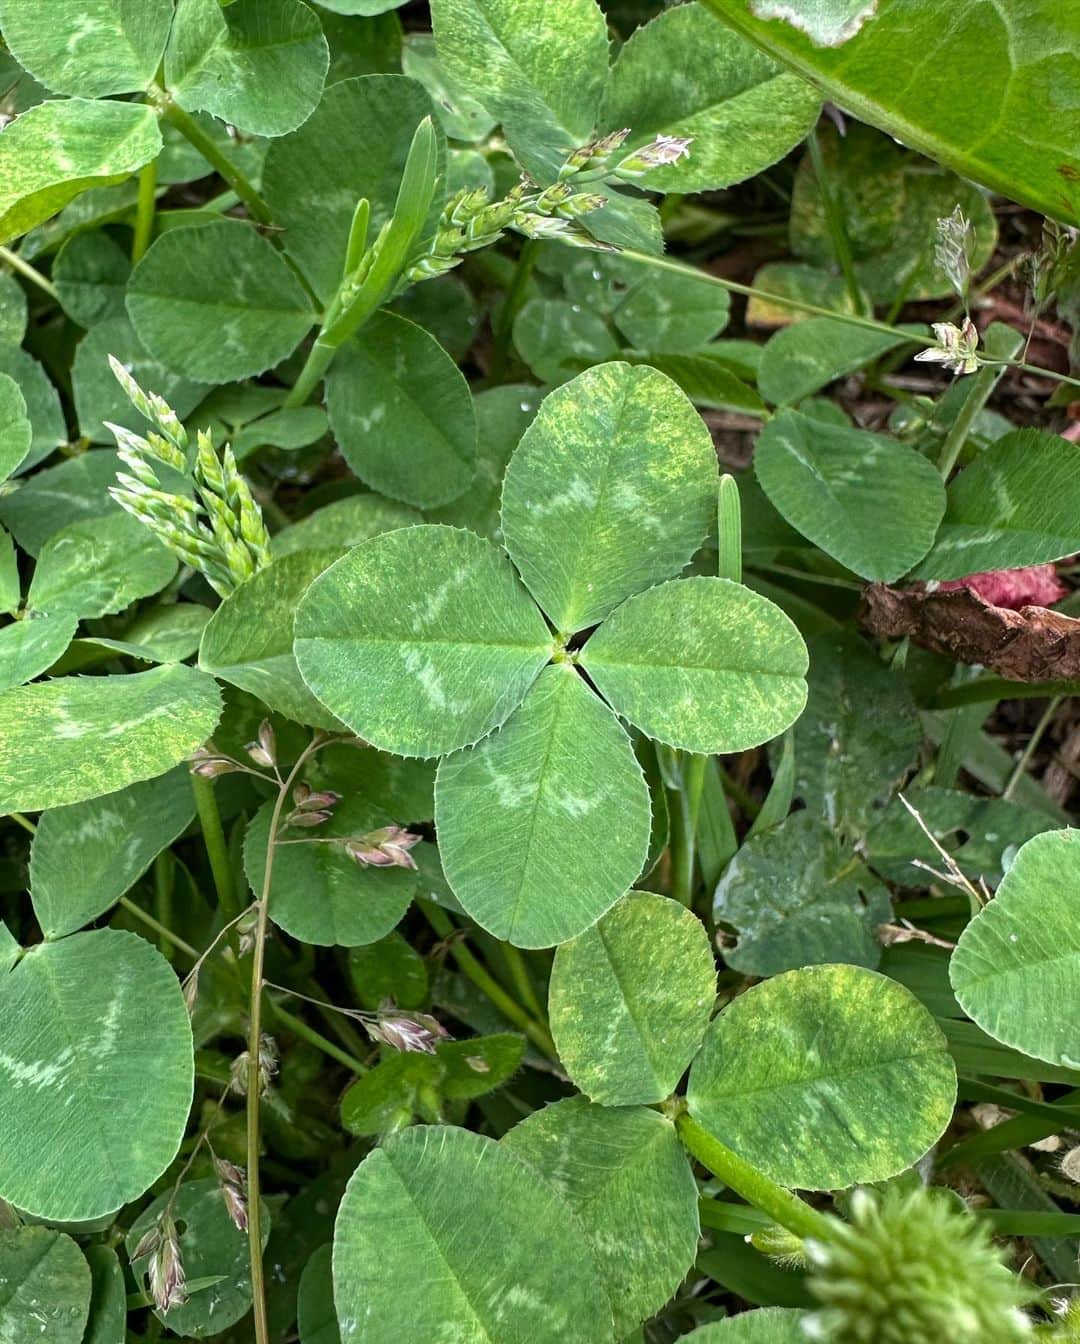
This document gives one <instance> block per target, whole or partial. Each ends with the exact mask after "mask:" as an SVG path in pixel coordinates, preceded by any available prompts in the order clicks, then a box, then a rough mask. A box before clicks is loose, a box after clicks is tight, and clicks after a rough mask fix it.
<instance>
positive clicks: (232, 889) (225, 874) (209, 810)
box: [191, 775, 240, 919]
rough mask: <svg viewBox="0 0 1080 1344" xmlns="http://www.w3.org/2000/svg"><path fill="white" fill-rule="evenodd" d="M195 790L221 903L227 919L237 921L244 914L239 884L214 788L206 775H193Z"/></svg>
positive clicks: (207, 852)
mask: <svg viewBox="0 0 1080 1344" xmlns="http://www.w3.org/2000/svg"><path fill="white" fill-rule="evenodd" d="M191 787H192V789H193V791H194V793H195V808H196V810H197V812H198V814H199V825H200V826H201V827H202V833H203V842H204V844H205V845H206V854H207V857H208V858H209V860H210V871H211V873H212V874H213V878H214V890H215V891H216V892H217V898H218V904H219V905H220V906H221V911H222V914H223V915H224V916H225V918H226V919H235V918H236V916H237V915H238V914H239V913H240V902H239V901H238V899H237V896H236V883H235V882H234V881H233V871H232V864H231V863H230V862H229V848H228V846H227V845H226V843H225V832H224V830H223V829H222V825H221V813H220V812H219V811H218V805H217V797H216V796H215V794H214V785H213V783H212V781H211V780H209V779H204V778H203V777H202V775H192V776H191Z"/></svg>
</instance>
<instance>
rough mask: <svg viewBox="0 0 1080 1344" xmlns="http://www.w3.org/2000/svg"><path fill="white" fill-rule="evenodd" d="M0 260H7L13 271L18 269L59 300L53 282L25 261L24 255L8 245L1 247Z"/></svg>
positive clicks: (31, 281) (22, 274) (51, 297)
mask: <svg viewBox="0 0 1080 1344" xmlns="http://www.w3.org/2000/svg"><path fill="white" fill-rule="evenodd" d="M0 261H3V262H5V263H6V264H7V265H8V266H10V267H11V269H12V270H13V271H18V272H19V274H20V275H21V276H24V277H25V278H26V279H27V280H29V281H30V283H31V284H32V285H37V287H38V289H40V290H43V291H44V292H45V293H46V294H48V296H49V298H50V299H55V300H57V302H59V299H60V295H59V293H58V292H57V289H56V286H55V285H54V284H53V282H52V281H51V280H49V279H48V278H47V277H46V276H44V275H42V274H41V272H40V271H39V270H35V268H34V267H33V266H31V265H30V263H29V262H28V261H23V259H22V257H20V256H19V254H18V253H17V252H12V251H11V249H10V248H7V247H0Z"/></svg>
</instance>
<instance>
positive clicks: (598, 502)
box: [502, 364, 717, 634]
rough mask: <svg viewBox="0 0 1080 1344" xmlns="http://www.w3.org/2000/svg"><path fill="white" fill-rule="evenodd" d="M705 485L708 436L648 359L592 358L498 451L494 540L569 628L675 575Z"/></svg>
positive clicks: (708, 481) (689, 544)
mask: <svg viewBox="0 0 1080 1344" xmlns="http://www.w3.org/2000/svg"><path fill="white" fill-rule="evenodd" d="M553 482H565V485H563V486H562V488H561V489H558V488H557V489H552V483H553ZM716 489H717V471H716V452H715V449H714V448H713V444H712V438H711V436H710V434H709V431H708V430H707V429H706V428H705V425H704V423H703V422H702V420H701V418H700V416H699V415H698V414H697V412H696V411H695V410H694V408H693V406H691V404H690V402H689V401H688V400H687V399H686V397H685V395H684V394H683V393H682V392H680V391H679V389H678V388H677V387H676V386H675V384H674V383H673V382H672V381H671V380H670V379H669V378H666V377H664V375H663V374H662V373H657V372H656V370H655V369H649V368H644V367H642V368H634V367H632V366H631V365H629V364H603V365H601V366H600V367H598V368H593V369H590V370H589V371H588V372H587V373H583V374H581V376H580V377H578V378H575V379H574V380H573V382H571V383H568V384H567V385H566V386H565V387H561V388H559V389H558V391H556V392H552V393H551V395H550V396H548V397H547V398H546V399H545V401H544V402H543V404H542V405H541V407H540V410H539V412H538V413H537V416H536V419H535V420H534V421H533V423H532V424H531V425H530V426H529V428H528V429H527V430H526V431H525V434H524V436H523V437H522V440H521V443H520V444H519V445H518V448H517V451H516V452H515V453H514V456H513V457H512V458H511V459H510V466H509V467H508V469H507V472H506V480H505V482H504V485H503V502H502V526H503V536H504V539H505V545H506V549H507V551H508V552H509V554H510V558H511V559H512V560H513V562H514V563H515V565H517V568H518V571H519V573H520V574H521V577H522V579H524V581H525V586H526V587H527V588H528V589H529V591H530V592H531V593H532V595H533V596H534V597H535V598H536V600H537V601H538V602H539V603H540V605H541V606H542V607H543V608H544V610H545V611H546V612H547V614H548V616H549V617H550V618H551V621H552V622H553V624H554V625H555V627H556V629H558V630H561V631H564V632H566V633H567V634H569V633H572V632H573V631H575V630H583V629H585V628H586V627H587V626H590V625H595V624H596V622H597V621H600V620H603V618H604V617H605V616H607V615H608V613H609V612H610V611H611V610H612V609H613V608H614V607H616V606H618V604H619V603H620V602H621V601H622V600H623V599H624V598H626V597H629V596H630V595H631V594H632V593H636V592H640V591H641V589H643V588H648V587H650V586H651V585H652V584H654V583H656V582H657V581H658V580H660V579H667V578H671V577H673V576H674V575H676V574H678V573H679V571H680V570H681V569H682V568H683V567H684V566H685V565H686V564H687V562H688V561H689V560H690V558H691V556H692V555H693V554H694V552H695V551H696V550H697V549H698V547H699V546H700V545H701V543H702V541H704V539H705V536H706V533H707V532H708V530H709V526H710V523H711V522H712V515H713V513H714V511H715V507H716V505H715V501H716Z"/></svg>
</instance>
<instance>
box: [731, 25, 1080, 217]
mask: <svg viewBox="0 0 1080 1344" xmlns="http://www.w3.org/2000/svg"><path fill="white" fill-rule="evenodd" d="M705 3H707V5H708V7H709V8H710V9H712V10H713V11H714V13H716V14H717V15H718V16H720V18H722V19H723V20H724V21H725V22H726V23H727V24H730V25H731V26H732V27H733V28H734V29H735V30H736V31H738V32H740V33H743V34H744V35H745V36H747V37H749V38H751V39H752V40H753V41H755V42H757V43H759V44H760V45H761V46H762V47H764V49H765V50H766V51H768V52H770V53H771V54H772V55H773V56H775V57H777V58H778V59H779V60H782V61H784V62H785V63H787V64H788V65H790V66H791V67H792V68H793V69H794V70H796V71H798V72H799V73H800V74H802V75H804V76H806V77H807V78H808V79H811V80H813V81H814V83H815V84H816V85H817V86H818V87H819V88H820V89H822V90H823V91H824V93H825V94H826V96H827V97H829V98H830V99H832V100H833V101H834V102H836V103H838V104H839V105H840V106H841V107H843V108H846V109H847V110H849V111H850V112H853V113H854V114H855V116H857V117H858V118H859V119H860V120H862V121H868V122H869V123H870V124H871V125H872V126H877V127H879V128H880V129H881V130H883V131H888V132H889V134H890V135H895V136H897V137H899V138H900V139H901V140H903V142H904V144H906V145H910V146H911V148H912V149H918V150H921V151H922V152H923V153H924V154H929V155H930V157H931V158H934V159H938V160H940V161H941V162H942V163H945V164H947V165H948V166H949V167H950V168H953V169H955V171H956V172H958V173H960V174H962V175H963V176H964V177H969V178H973V179H974V180H975V181H976V182H981V183H982V184H983V185H984V186H988V187H991V188H993V190H995V191H999V192H1001V193H1002V194H1003V195H1005V196H1009V197H1011V198H1012V199H1013V200H1016V201H1022V202H1023V203H1024V204H1025V205H1030V206H1032V207H1033V208H1034V209H1036V210H1039V211H1041V212H1042V213H1043V214H1047V215H1052V216H1053V217H1054V218H1056V219H1061V220H1064V221H1065V222H1066V223H1067V224H1076V223H1077V221H1078V219H1080V153H1078V151H1077V144H1078V142H1080V112H1078V110H1077V109H1076V107H1075V106H1073V105H1071V104H1062V103H1061V102H1060V100H1057V99H1054V98H1050V97H1047V96H1046V89H1047V88H1048V87H1053V88H1059V89H1060V88H1071V87H1073V86H1075V84H1076V81H1077V78H1078V77H1080V55H1078V50H1080V48H1078V39H1080V16H1078V15H1077V14H1076V13H1075V12H1074V11H1073V10H1072V9H1071V8H1069V7H1062V6H1061V5H1060V4H1058V3H1057V0H994V2H993V3H986V0H956V3H955V4H954V5H953V6H952V7H951V8H950V10H949V16H948V19H949V21H948V23H943V22H942V10H941V5H940V4H939V3H937V0H879V3H878V5H877V6H876V7H872V6H870V5H867V4H861V3H858V0H853V3H852V4H851V5H845V6H844V7H843V10H844V11H847V10H849V9H850V10H852V11H854V13H853V14H850V13H846V12H841V13H840V16H839V19H838V21H837V22H836V23H835V24H834V23H833V22H828V21H825V17H826V16H824V15H823V16H822V19H821V20H817V21H815V22H813V23H812V25H811V29H810V31H811V34H812V35H811V36H808V35H806V34H805V33H803V32H800V31H798V30H797V29H796V28H794V27H793V26H792V25H791V24H790V23H788V22H785V21H784V20H782V19H772V21H764V20H763V18H758V17H755V15H756V14H757V15H762V16H767V15H770V14H776V13H777V12H778V11H780V10H781V9H782V12H783V14H784V15H785V16H788V15H790V14H791V13H792V12H793V9H794V10H795V12H796V13H800V12H805V7H803V6H799V7H798V9H795V7H793V6H791V5H788V4H784V5H782V6H780V5H779V4H777V3H775V0H769V3H767V4H763V3H762V0H705ZM818 8H819V9H820V7H818ZM829 11H830V12H832V13H836V12H837V11H836V6H832V5H830V6H829ZM871 13H873V17H868V18H867V21H866V22H865V23H864V24H863V25H862V26H861V27H860V28H859V30H858V31H857V32H856V33H855V35H854V36H851V37H850V38H849V39H848V40H843V39H844V37H845V35H846V33H847V31H848V29H847V26H846V20H847V19H850V18H852V17H855V18H856V19H857V18H858V17H859V16H864V15H870V14H871ZM814 36H816V37H817V38H818V39H819V40H820V39H822V38H824V39H825V40H826V41H829V42H830V43H832V42H837V41H838V39H839V45H836V46H832V45H830V46H819V45H816V44H815V42H814V40H813V37H814ZM927 52H933V60H932V61H928V60H926V54H927ZM916 69H917V72H918V78H915V79H913V78H912V71H913V70H916ZM960 88H964V89H967V90H968V91H969V96H967V97H963V98H960V97H957V96H956V90H957V89H960Z"/></svg>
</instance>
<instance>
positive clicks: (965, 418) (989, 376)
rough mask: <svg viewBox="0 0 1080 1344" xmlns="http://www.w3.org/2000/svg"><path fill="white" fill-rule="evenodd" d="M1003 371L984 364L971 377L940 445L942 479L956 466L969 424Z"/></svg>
mask: <svg viewBox="0 0 1080 1344" xmlns="http://www.w3.org/2000/svg"><path fill="white" fill-rule="evenodd" d="M1003 372H1004V369H1002V368H999V367H997V366H995V365H993V364H984V365H983V366H982V368H981V369H980V370H979V371H978V373H976V374H975V376H974V377H973V378H972V379H971V382H970V383H969V385H968V393H967V396H966V397H965V398H964V404H963V405H962V406H961V407H960V413H959V414H958V415H957V417H956V419H955V420H954V421H953V422H952V424H951V425H950V427H949V432H948V434H946V435H945V442H944V443H943V444H942V445H941V455H940V457H939V458H938V470H939V471H940V472H941V475H942V479H943V480H946V481H947V480H948V479H949V477H950V476H951V475H952V470H953V468H954V467H955V466H956V463H957V459H958V458H959V456H960V453H961V451H962V450H963V447H964V444H965V443H967V438H968V435H969V434H970V433H971V426H972V425H973V424H974V423H975V418H976V416H977V415H978V414H979V412H980V411H981V410H982V409H983V407H984V406H985V405H986V403H987V401H988V399H989V397H990V393H991V392H992V391H993V390H994V385H995V384H996V383H997V381H998V379H999V378H1000V377H1001V375H1002V373H1003Z"/></svg>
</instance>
